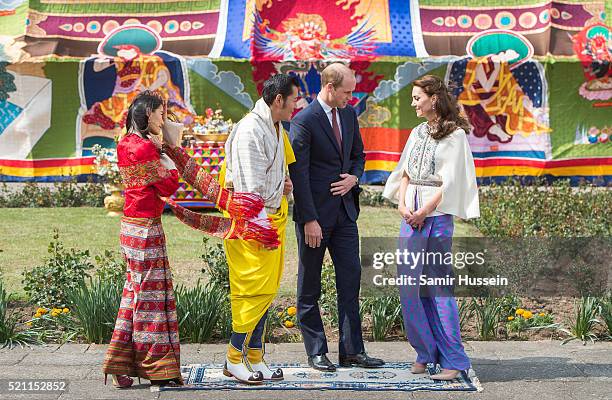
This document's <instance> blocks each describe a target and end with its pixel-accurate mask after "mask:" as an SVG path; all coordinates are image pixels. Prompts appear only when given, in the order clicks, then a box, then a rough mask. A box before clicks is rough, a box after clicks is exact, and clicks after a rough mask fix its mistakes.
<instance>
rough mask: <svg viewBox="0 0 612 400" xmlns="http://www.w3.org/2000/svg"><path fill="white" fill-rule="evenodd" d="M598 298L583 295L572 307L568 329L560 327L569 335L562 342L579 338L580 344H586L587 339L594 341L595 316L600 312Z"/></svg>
mask: <svg viewBox="0 0 612 400" xmlns="http://www.w3.org/2000/svg"><path fill="white" fill-rule="evenodd" d="M600 310H601V308H600V304H599V300H598V299H597V298H595V297H583V298H582V299H580V301H579V302H577V303H576V305H575V308H574V316H573V318H572V320H571V321H569V323H570V327H569V329H560V330H561V331H562V332H565V333H567V334H568V335H570V337H569V338H568V339H566V340H564V341H563V344H565V343H568V342H570V341H572V340H575V339H577V340H581V341H582V344H584V345H586V342H587V340H590V341H591V342H594V341H595V339H597V336H596V335H595V333H594V332H593V329H594V328H595V325H596V324H598V323H599V320H598V319H597V318H596V317H597V315H598V314H599V313H600Z"/></svg>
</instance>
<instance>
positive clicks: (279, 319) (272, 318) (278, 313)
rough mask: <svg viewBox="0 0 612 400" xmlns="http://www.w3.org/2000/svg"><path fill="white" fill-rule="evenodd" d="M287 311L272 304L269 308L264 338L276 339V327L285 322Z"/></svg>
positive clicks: (268, 339)
mask: <svg viewBox="0 0 612 400" xmlns="http://www.w3.org/2000/svg"><path fill="white" fill-rule="evenodd" d="M284 316H285V311H283V310H282V308H281V307H280V306H278V305H274V304H273V305H271V306H270V308H269V309H268V317H267V318H266V326H265V330H264V338H265V340H267V341H272V340H273V339H274V329H276V328H277V327H279V326H282V324H283V317H284Z"/></svg>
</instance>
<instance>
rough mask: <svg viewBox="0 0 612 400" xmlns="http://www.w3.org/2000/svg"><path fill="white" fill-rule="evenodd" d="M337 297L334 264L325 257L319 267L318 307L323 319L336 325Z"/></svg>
mask: <svg viewBox="0 0 612 400" xmlns="http://www.w3.org/2000/svg"><path fill="white" fill-rule="evenodd" d="M337 299H338V297H337V292H336V274H335V271H334V264H333V263H332V262H331V261H330V260H327V259H326V260H325V261H324V262H323V266H322V268H321V297H320V298H319V308H320V309H321V312H322V315H323V319H324V320H325V321H326V322H327V323H328V324H330V325H332V326H338V300H337Z"/></svg>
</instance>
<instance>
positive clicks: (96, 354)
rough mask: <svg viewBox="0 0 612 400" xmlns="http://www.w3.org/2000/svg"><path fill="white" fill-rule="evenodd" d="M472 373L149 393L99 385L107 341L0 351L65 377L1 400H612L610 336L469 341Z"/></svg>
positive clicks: (11, 371) (44, 374) (396, 345)
mask: <svg viewBox="0 0 612 400" xmlns="http://www.w3.org/2000/svg"><path fill="white" fill-rule="evenodd" d="M464 346H465V349H466V351H467V353H468V355H469V356H470V358H471V360H472V364H473V368H474V370H475V371H476V375H477V376H478V377H479V379H480V382H481V384H482V386H483V388H484V391H482V392H480V393H469V392H412V393H409V392H359V391H316V392H315V391H286V392H281V391H254V390H225V391H207V390H189V391H180V392H177V391H165V392H152V391H151V390H150V387H149V384H148V381H145V380H143V381H142V384H141V385H138V384H137V383H136V384H135V385H134V386H133V387H132V388H130V389H127V390H118V389H115V388H113V386H112V385H111V384H110V380H109V384H108V385H107V386H104V376H103V374H102V371H101V365H102V360H103V359H104V354H105V352H106V348H107V346H106V345H96V344H92V345H87V344H66V345H63V346H45V347H42V346H37V347H32V348H24V349H21V348H15V349H10V350H9V349H1V350H0V379H24V378H26V377H27V378H41V379H42V378H45V379H50V378H57V379H69V380H70V386H69V391H68V392H66V393H63V394H46V395H35V394H6V393H0V399H2V400H4V399H16V400H20V399H32V400H36V399H53V400H58V399H60V400H67V399H69V400H72V399H136V400H138V399H146V400H148V399H155V400H157V399H178V400H180V399H206V400H212V399H230V400H231V399H237V400H238V399H239V400H249V399H279V400H282V399H291V400H296V399H308V400H318V399H325V400H328V399H333V400H343V399H347V400H348V399H350V400H359V399H368V400H383V399H384V400H386V399H445V400H448V399H453V400H454V399H468V400H471V399H473V400H480V399H503V400H514V399H517V400H518V399H520V400H547V399H551V400H552V399H554V400H565V399H568V400H582V399H598V400H599V399H608V400H612V342H596V343H594V344H591V343H589V344H587V345H586V346H584V345H582V343H580V342H571V343H568V344H566V345H561V342H558V341H546V340H545V341H539V342H467V343H464ZM266 347H267V359H268V361H269V362H271V363H275V362H278V363H282V362H303V363H305V362H306V355H305V353H304V345H303V344H302V343H283V344H270V345H267V346H266ZM329 348H330V354H329V357H330V359H331V360H332V361H334V362H335V361H337V358H338V354H337V351H336V349H337V344H336V343H330V344H329ZM366 348H367V351H368V353H370V354H371V355H373V356H376V357H381V358H383V359H385V360H387V361H412V360H414V358H415V352H414V350H413V349H412V348H411V347H410V346H409V345H408V344H407V343H405V342H384V343H383V342H378V343H368V344H367V345H366ZM225 350H226V344H185V345H182V346H181V360H182V362H183V364H187V363H206V362H215V363H221V362H223V360H224V358H225Z"/></svg>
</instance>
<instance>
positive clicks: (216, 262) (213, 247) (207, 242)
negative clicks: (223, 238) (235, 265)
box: [202, 237, 230, 293]
mask: <svg viewBox="0 0 612 400" xmlns="http://www.w3.org/2000/svg"><path fill="white" fill-rule="evenodd" d="M202 242H203V244H204V254H202V259H203V260H204V262H205V263H206V267H204V268H202V273H205V274H208V277H209V282H211V283H212V284H214V285H216V286H218V287H221V288H224V289H225V290H226V291H227V292H228V293H229V287H230V285H229V265H228V263H227V258H226V257H225V250H223V245H222V244H221V243H214V242H211V239H209V238H207V237H204V238H203V239H202Z"/></svg>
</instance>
